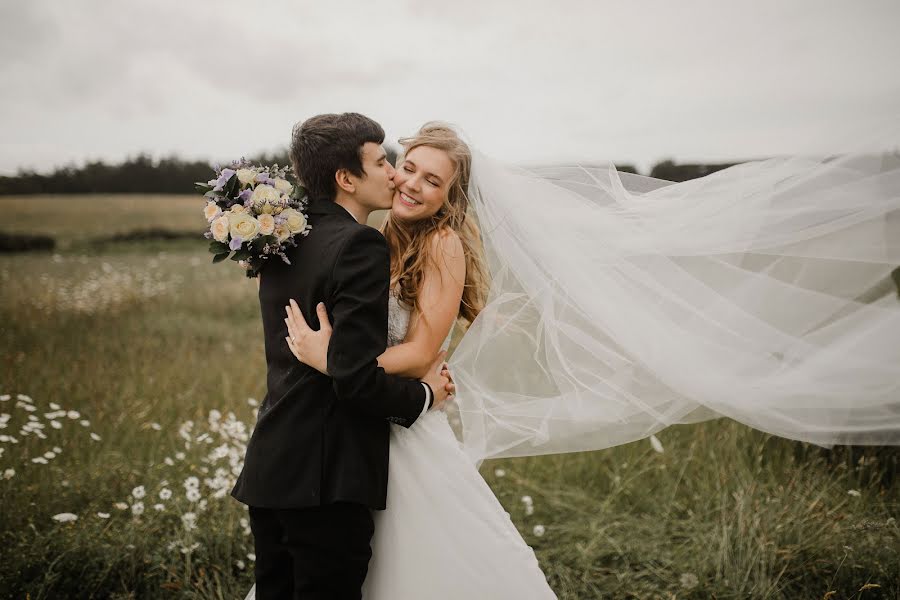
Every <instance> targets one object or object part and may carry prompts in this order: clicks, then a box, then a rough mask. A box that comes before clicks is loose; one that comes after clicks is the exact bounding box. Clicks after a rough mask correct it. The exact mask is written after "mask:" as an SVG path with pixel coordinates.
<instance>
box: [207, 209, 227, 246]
mask: <svg viewBox="0 0 900 600" xmlns="http://www.w3.org/2000/svg"><path fill="white" fill-rule="evenodd" d="M230 228H231V226H230V224H229V222H228V217H227V216H225V215H223V216H221V217H219V218H218V219H216V220H215V221H213V222H212V227H210V231H212V234H213V238H214V239H215V240H216V241H217V242H222V243H223V244H224V243H225V242H227V241H228V230H229V229H230Z"/></svg>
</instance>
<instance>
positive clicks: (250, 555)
mask: <svg viewBox="0 0 900 600" xmlns="http://www.w3.org/2000/svg"><path fill="white" fill-rule="evenodd" d="M247 560H249V561H250V562H256V555H255V554H254V553H252V552H250V553H248V554H247Z"/></svg>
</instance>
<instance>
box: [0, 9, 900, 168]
mask: <svg viewBox="0 0 900 600" xmlns="http://www.w3.org/2000/svg"><path fill="white" fill-rule="evenodd" d="M898 16H900V5H897V4H896V3H895V2H893V1H879V0H873V1H870V2H867V3H866V5H865V8H864V9H862V8H860V7H856V6H851V5H846V4H838V3H832V4H826V5H823V4H821V3H818V2H813V1H811V0H796V1H795V2H791V3H788V4H784V3H780V2H775V1H774V0H764V1H754V2H751V1H749V0H745V1H743V2H729V3H721V2H719V3H714V2H709V1H705V2H682V3H679V4H678V5H677V6H676V5H673V4H671V3H668V2H660V1H654V2H648V1H644V2H638V3H627V4H613V5H610V4H604V3H589V2H579V1H575V0H567V1H562V2H559V3H556V4H553V5H550V4H547V3H546V2H536V1H535V0H521V1H518V2H512V1H506V0H504V1H492V2H479V1H476V0H459V1H457V2H454V3H435V2H430V1H427V0H388V1H386V2H381V3H374V2H368V3H364V2H351V1H348V0H338V1H335V2H332V3H327V4H326V3H301V2H296V1H293V0H291V1H288V0H271V1H269V2H266V3H261V4H257V5H253V4H247V3H246V2H238V1H235V0H225V1H222V2H201V1H196V0H192V1H184V0H179V1H175V0H158V1H157V2H153V3H146V2H139V1H137V0H120V1H118V2H113V1H111V0H81V1H80V2H78V3H63V2H53V1H51V0H31V1H30V2H28V3H17V4H14V3H8V4H7V5H4V6H2V7H0V53H2V54H0V57H2V58H3V60H2V61H0V76H2V77H3V78H4V81H7V82H14V83H13V84H12V85H8V86H6V88H5V89H4V94H3V96H2V97H0V126H2V127H3V130H4V138H3V139H2V140H0V171H6V172H9V171H13V170H15V169H16V168H17V167H20V166H31V167H37V168H40V169H46V168H50V167H52V166H53V165H57V164H60V163H64V162H68V161H73V160H76V161H80V160H84V159H86V158H88V157H92V158H98V157H99V158H105V159H111V160H119V159H121V158H123V157H124V156H125V155H127V154H129V153H130V154H133V153H136V152H139V151H151V152H154V153H157V154H165V153H169V152H179V153H181V154H184V155H187V156H207V157H210V158H215V159H220V160H221V159H228V158H231V157H233V156H239V155H240V154H252V153H254V152H256V151H258V150H262V149H272V148H274V147H277V146H279V145H282V144H284V143H286V142H287V139H288V135H289V132H290V127H291V125H292V124H293V123H294V122H295V121H297V120H300V119H302V118H305V117H307V116H309V115H311V114H315V113H317V112H325V111H329V112H331V111H341V110H358V111H361V112H365V113H367V114H371V115H372V116H373V117H375V118H377V119H379V120H381V121H382V122H383V123H384V125H385V127H386V129H387V130H388V131H389V133H390V134H391V136H392V137H396V136H399V135H404V134H408V133H410V132H411V131H413V130H414V129H415V128H416V127H417V126H418V125H420V124H421V123H422V122H423V121H425V120H430V119H435V118H440V119H445V120H450V121H452V122H456V123H458V124H460V125H461V126H462V127H463V128H464V129H465V130H466V131H467V132H468V133H469V134H470V136H471V137H472V139H474V140H475V141H476V143H477V144H478V145H479V146H480V147H482V148H483V149H485V150H486V151H488V152H490V153H493V154H494V155H497V156H501V157H504V158H508V159H509V160H517V161H519V160H521V161H531V162H534V161H550V160H554V161H556V160H603V159H610V160H619V161H631V162H638V163H639V164H642V165H647V164H648V163H649V162H651V161H653V160H655V159H658V158H661V157H664V156H675V157H677V158H684V159H710V160H712V159H731V158H741V157H746V156H758V155H766V154H776V153H790V152H810V151H816V150H820V149H823V148H832V149H833V147H834V145H835V143H836V142H835V140H836V139H838V138H839V137H840V136H842V135H847V134H848V132H852V131H853V130H854V128H855V129H857V130H859V129H864V128H866V127H870V126H872V125H873V124H874V123H877V122H878V121H879V120H884V119H887V118H889V116H890V115H892V114H895V113H896V111H897V108H896V107H897V106H900V81H898V79H897V77H896V76H895V74H894V71H895V65H894V64H893V57H894V56H897V55H900V41H898V36H896V35H895V33H894V31H893V24H894V23H896V22H897V17H898ZM838 131H839V132H840V134H839V135H838V134H837V133H835V132H838Z"/></svg>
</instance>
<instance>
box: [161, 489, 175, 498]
mask: <svg viewBox="0 0 900 600" xmlns="http://www.w3.org/2000/svg"><path fill="white" fill-rule="evenodd" d="M171 497H172V490H170V489H169V488H163V489H161V490H159V499H160V500H168V499H169V498H171Z"/></svg>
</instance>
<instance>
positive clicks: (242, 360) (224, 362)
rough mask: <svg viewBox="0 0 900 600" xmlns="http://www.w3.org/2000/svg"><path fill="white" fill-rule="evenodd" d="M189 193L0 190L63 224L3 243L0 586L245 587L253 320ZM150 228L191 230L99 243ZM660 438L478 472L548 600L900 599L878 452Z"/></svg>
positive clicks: (887, 470) (889, 457) (29, 216)
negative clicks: (42, 194) (27, 242)
mask: <svg viewBox="0 0 900 600" xmlns="http://www.w3.org/2000/svg"><path fill="white" fill-rule="evenodd" d="M201 207H202V201H201V200H200V199H199V198H193V197H173V198H164V197H122V196H118V197H88V198H64V197H59V198H27V199H26V198H0V210H2V212H3V213H4V214H5V216H6V219H5V222H4V226H3V227H2V228H0V229H3V230H4V231H8V232H19V233H47V234H50V235H53V236H55V237H56V238H57V240H58V250H57V251H55V252H53V253H29V254H18V255H12V254H7V255H0V290H2V291H0V300H2V302H0V365H2V367H0V369H2V370H0V548H2V560H0V597H6V598H16V599H24V598H31V599H51V598H52V599H56V598H116V599H125V598H197V599H201V598H202V599H212V598H243V595H244V594H245V593H246V590H247V589H248V587H249V586H250V584H251V583H252V575H251V573H252V559H253V556H252V539H251V537H250V535H249V532H248V530H247V527H246V520H245V519H246V511H245V509H244V508H243V507H242V506H241V505H239V504H238V503H237V502H235V501H233V500H232V499H231V498H230V497H229V496H228V495H227V492H228V491H229V489H230V482H231V480H232V479H233V475H234V472H235V471H236V469H237V468H239V466H240V459H241V458H242V448H243V444H244V443H245V442H246V439H247V435H248V434H249V431H250V430H251V429H252V423H253V419H254V407H255V405H256V402H257V401H258V400H261V399H262V397H263V395H264V393H265V359H264V355H263V343H262V328H261V324H260V320H259V312H258V304H257V300H256V284H255V282H253V281H250V280H247V279H246V278H245V277H244V276H243V275H242V273H240V272H239V270H238V268H237V267H236V266H235V265H233V264H232V263H230V262H229V263H227V264H221V265H211V264H210V256H209V254H208V253H207V252H206V242H205V241H204V240H203V239H202V238H201V237H200V234H199V232H200V231H202V229H203V225H204V223H203V220H202V216H201V212H200V211H201ZM150 227H163V228H167V229H171V230H178V231H197V232H198V239H197V241H196V243H195V242H193V241H191V240H181V241H177V242H140V243H133V242H122V243H115V244H103V245H99V246H98V245H95V244H92V243H91V239H93V238H96V237H101V236H106V235H108V234H110V233H117V232H128V231H133V230H136V229H146V228H150ZM20 394H21V395H23V396H21V397H20V396H19V395H20ZM54 423H55V424H54ZM23 432H27V433H23ZM658 437H659V439H660V440H661V442H662V446H663V452H661V453H660V452H657V451H654V449H652V448H651V446H650V444H649V443H648V442H646V441H644V442H637V443H634V444H629V445H626V446H622V447H618V448H614V449H611V450H607V451H601V452H593V453H583V454H568V455H559V456H548V457H536V458H530V459H518V460H501V461H489V462H487V463H486V464H485V465H483V467H482V473H483V475H484V476H485V478H486V480H487V481H488V483H489V484H490V485H491V487H492V488H493V489H494V491H495V493H496V494H497V495H498V497H499V498H500V500H501V502H502V503H503V505H504V507H505V508H506V509H507V510H508V511H509V512H510V514H511V516H512V518H513V521H514V522H515V523H516V524H517V526H518V527H519V528H520V531H521V532H522V534H523V536H524V537H525V539H526V540H527V541H528V543H529V544H531V545H532V546H533V547H534V549H535V551H536V553H537V555H538V558H539V560H540V562H541V565H542V568H543V569H544V571H545V572H546V574H547V576H548V578H549V580H550V583H551V585H552V587H553V588H554V590H555V591H556V592H557V594H558V595H559V597H560V598H567V599H568V598H571V599H575V598H578V599H587V598H666V599H672V598H697V599H701V598H777V599H795V598H831V599H833V600H839V599H846V598H900V555H898V550H900V524H898V519H900V515H898V500H900V494H898V493H897V486H896V483H895V480H894V476H895V474H896V461H897V452H896V451H895V450H894V449H889V448H870V449H858V448H857V449H848V448H839V449H836V450H834V451H831V452H829V451H825V450H822V449H820V448H817V447H814V446H809V445H806V444H801V443H795V442H789V441H786V440H780V439H775V438H772V437H771V436H767V435H764V434H761V433H758V432H755V431H753V430H750V429H747V428H746V427H743V426H741V425H739V424H736V423H734V422H730V421H725V420H721V421H716V422H709V423H704V424H701V425H696V426H681V427H675V428H671V429H669V430H666V431H663V432H662V433H661V434H660V435H659V436H658ZM525 496H527V497H530V498H531V502H530V503H529V502H527V501H523V497H525ZM529 505H530V506H531V508H529ZM69 513H70V514H71V515H73V516H74V517H76V518H75V519H73V518H72V517H70V516H60V515H67V514H69ZM55 516H56V517H57V518H56V519H54V517H55ZM539 534H540V535H539ZM832 592H833V593H832ZM829 594H830V595H829Z"/></svg>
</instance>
